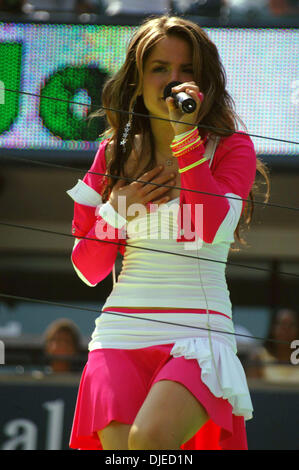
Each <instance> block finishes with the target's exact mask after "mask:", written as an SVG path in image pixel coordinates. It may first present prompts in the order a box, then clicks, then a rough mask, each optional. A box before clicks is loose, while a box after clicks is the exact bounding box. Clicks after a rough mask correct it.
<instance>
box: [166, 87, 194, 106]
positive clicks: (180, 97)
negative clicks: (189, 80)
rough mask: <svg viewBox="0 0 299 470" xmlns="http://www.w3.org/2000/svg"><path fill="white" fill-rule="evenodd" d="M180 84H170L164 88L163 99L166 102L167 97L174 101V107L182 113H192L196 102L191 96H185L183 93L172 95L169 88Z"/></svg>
mask: <svg viewBox="0 0 299 470" xmlns="http://www.w3.org/2000/svg"><path fill="white" fill-rule="evenodd" d="M181 83H182V82H170V83H168V85H166V87H165V88H164V93H163V99H164V100H166V98H168V96H171V97H172V98H173V99H174V102H175V105H176V107H177V108H179V109H180V110H181V111H182V113H193V111H194V110H195V109H196V102H195V100H194V99H193V98H191V96H189V95H187V93H185V92H184V91H180V92H179V93H172V92H171V88H172V87H175V86H177V85H181Z"/></svg>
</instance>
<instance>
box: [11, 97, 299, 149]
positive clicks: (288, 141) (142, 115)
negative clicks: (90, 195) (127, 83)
mask: <svg viewBox="0 0 299 470" xmlns="http://www.w3.org/2000/svg"><path fill="white" fill-rule="evenodd" d="M2 90H5V91H9V92H12V93H19V94H24V95H29V96H34V97H38V98H41V99H48V100H55V101H61V102H64V103H69V104H77V105H80V106H85V107H86V106H88V107H90V108H96V109H97V110H99V109H103V110H105V111H114V112H116V113H125V114H129V115H134V116H139V117H146V118H149V119H160V120H161V121H167V122H176V123H178V124H186V125H188V126H192V127H194V124H190V122H183V121H177V120H174V119H167V118H162V117H158V116H153V115H151V114H142V113H136V112H134V111H126V110H123V109H114V108H107V107H104V106H98V105H93V104H88V103H79V102H76V101H70V100H65V99H63V98H55V97H53V96H43V95H38V94H37V93H29V92H28V91H19V90H11V89H10V88H2ZM197 127H200V128H203V129H208V130H212V131H225V132H227V131H229V132H232V131H231V129H223V128H219V127H211V126H207V125H204V124H198V125H197ZM233 133H234V134H243V135H244V134H245V135H248V136H250V137H257V138H259V139H267V140H274V141H277V142H284V143H287V144H295V145H299V142H295V141H292V140H285V139H277V138H276V137H268V136H263V135H259V134H248V133H245V132H240V131H233Z"/></svg>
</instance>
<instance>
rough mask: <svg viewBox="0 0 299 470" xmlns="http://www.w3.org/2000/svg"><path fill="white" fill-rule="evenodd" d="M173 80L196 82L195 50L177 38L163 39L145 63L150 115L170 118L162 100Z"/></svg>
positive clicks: (145, 88) (145, 95)
mask: <svg viewBox="0 0 299 470" xmlns="http://www.w3.org/2000/svg"><path fill="white" fill-rule="evenodd" d="M172 81H179V82H182V83H185V82H191V81H194V74H193V65H192V51H191V47H190V45H189V44H188V42H187V41H185V40H183V39H181V38H179V37H177V36H169V37H166V38H164V39H162V40H161V41H160V42H159V43H158V44H157V45H156V46H155V47H154V48H153V50H152V51H151V53H150V54H149V56H148V58H147V60H146V62H145V64H144V75H143V84H142V94H143V100H144V104H145V107H146V108H147V110H148V111H149V114H152V115H155V116H161V117H164V118H168V108H167V105H166V103H165V101H164V100H163V99H162V98H163V92H164V88H165V87H166V85H167V84H168V83H169V82H172Z"/></svg>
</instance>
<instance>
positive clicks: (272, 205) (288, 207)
mask: <svg viewBox="0 0 299 470" xmlns="http://www.w3.org/2000/svg"><path fill="white" fill-rule="evenodd" d="M0 158H7V159H10V160H11V159H13V160H16V161H21V162H25V163H33V164H36V165H41V166H47V167H50V168H51V167H53V168H61V169H66V170H71V171H77V172H80V173H82V172H84V171H85V172H86V173H89V174H92V175H99V176H106V177H110V178H116V179H122V180H125V181H128V182H131V183H132V182H134V181H137V182H139V183H146V184H151V185H154V186H157V187H161V188H162V187H163V188H169V189H179V190H181V191H190V192H193V193H198V194H208V195H210V196H217V197H224V198H227V199H236V200H239V201H244V202H249V203H251V204H258V205H262V206H267V207H276V208H279V209H288V210H293V211H296V212H297V211H299V207H294V206H285V205H282V204H276V203H272V202H262V201H256V200H251V199H243V198H241V197H234V196H226V195H223V194H216V193H210V192H206V191H199V190H197V189H189V188H181V187H180V186H170V185H166V184H159V183H154V182H152V181H143V180H140V179H138V180H137V179H135V178H130V177H126V176H116V175H110V174H109V173H98V172H95V171H89V170H82V169H81V168H75V167H69V166H66V165H59V164H56V163H48V162H41V161H37V160H30V159H27V158H26V159H25V158H21V157H15V156H10V155H9V156H8V155H1V154H0Z"/></svg>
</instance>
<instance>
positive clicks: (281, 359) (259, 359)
mask: <svg viewBox="0 0 299 470" xmlns="http://www.w3.org/2000/svg"><path fill="white" fill-rule="evenodd" d="M270 339H275V340H278V341H281V343H279V342H274V341H270ZM296 339H297V340H298V339H299V313H298V311H295V310H291V309H288V308H280V309H279V310H277V311H276V313H275V314H274V315H273V317H272V321H271V323H270V327H269V332H268V335H267V340H266V341H265V343H264V345H263V346H261V347H259V348H256V349H255V350H254V351H253V352H252V354H251V355H250V357H249V359H250V362H249V363H248V366H247V367H246V375H247V377H252V378H261V379H265V380H267V381H269V382H289V383H299V365H295V364H292V363H291V354H292V352H293V351H294V350H293V349H292V348H291V343H292V341H294V340H296Z"/></svg>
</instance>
